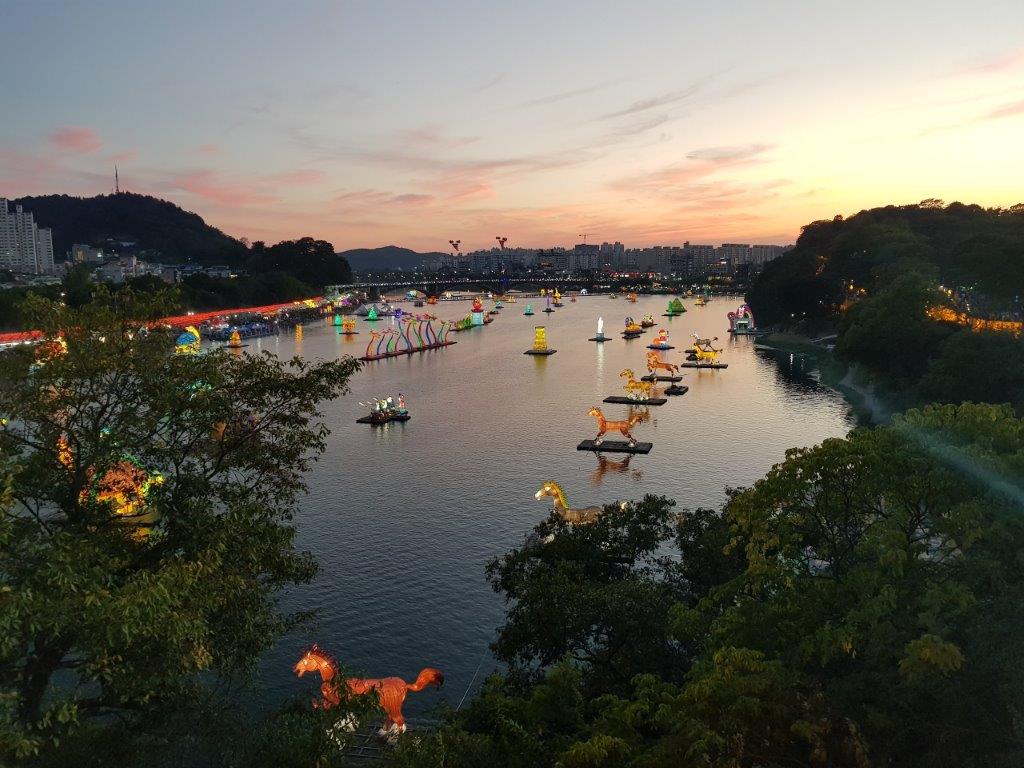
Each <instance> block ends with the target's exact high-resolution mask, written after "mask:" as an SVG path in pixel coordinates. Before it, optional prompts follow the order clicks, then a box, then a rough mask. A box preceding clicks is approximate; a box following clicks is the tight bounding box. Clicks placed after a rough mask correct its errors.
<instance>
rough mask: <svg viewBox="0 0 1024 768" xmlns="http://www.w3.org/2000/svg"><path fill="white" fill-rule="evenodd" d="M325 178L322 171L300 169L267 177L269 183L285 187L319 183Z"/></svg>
mask: <svg viewBox="0 0 1024 768" xmlns="http://www.w3.org/2000/svg"><path fill="white" fill-rule="evenodd" d="M326 179H327V174H326V173H324V172H323V171H316V170H310V169H300V170H296V171H283V172H281V173H275V174H272V175H270V176H268V177H267V181H268V182H270V183H271V184H280V185H282V186H287V187H305V186H310V185H312V184H320V183H322V182H323V181H325V180H326Z"/></svg>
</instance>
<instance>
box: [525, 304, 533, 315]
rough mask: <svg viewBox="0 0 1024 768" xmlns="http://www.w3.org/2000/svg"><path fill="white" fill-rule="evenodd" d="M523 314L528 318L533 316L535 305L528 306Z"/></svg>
mask: <svg viewBox="0 0 1024 768" xmlns="http://www.w3.org/2000/svg"><path fill="white" fill-rule="evenodd" d="M523 314H524V315H527V316H529V315H532V314H533V304H527V305H526V309H525V310H524V311H523Z"/></svg>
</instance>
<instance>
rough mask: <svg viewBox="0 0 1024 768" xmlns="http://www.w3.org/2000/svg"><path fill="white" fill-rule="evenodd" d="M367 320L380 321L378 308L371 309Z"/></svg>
mask: <svg viewBox="0 0 1024 768" xmlns="http://www.w3.org/2000/svg"><path fill="white" fill-rule="evenodd" d="M366 319H367V320H370V321H373V320H379V319H380V318H379V317H378V316H377V307H370V309H369V311H367V313H366Z"/></svg>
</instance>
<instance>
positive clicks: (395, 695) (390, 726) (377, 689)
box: [292, 645, 444, 738]
mask: <svg viewBox="0 0 1024 768" xmlns="http://www.w3.org/2000/svg"><path fill="white" fill-rule="evenodd" d="M292 671H293V672H294V673H295V674H296V675H297V676H298V677H302V676H303V675H304V674H306V673H307V672H309V673H317V674H319V675H320V680H321V683H320V697H321V698H320V701H317V702H314V703H313V707H314V708H315V709H316V708H319V709H331V708H332V707H336V706H338V705H339V704H340V703H341V698H342V696H341V690H342V688H344V689H346V691H347V693H349V694H354V695H356V696H362V695H363V694H367V693H371V692H373V693H375V694H376V695H377V702H378V703H379V704H380V706H381V709H383V710H384V714H385V715H386V718H387V719H386V720H385V721H384V726H383V727H382V728H381V729H380V731H379V734H380V735H381V736H383V737H389V738H395V737H397V736H398V735H399V734H402V733H405V728H406V726H405V718H404V717H403V716H402V704H403V703H405V697H406V695H407V694H408V693H409V691H413V692H414V693H415V692H418V691H422V690H423V689H424V688H426V687H427V686H428V685H433V686H435V687H437V688H440V687H441V686H442V685H444V675H443V674H442V673H441V671H440V670H438V669H435V668H433V667H424V668H423V669H422V670H420V673H419V675H417V676H416V680H415V681H413V682H412V683H407V682H405V681H404V680H403V679H402V678H400V677H382V678H358V677H349V678H345V679H337V680H336V679H335V678H337V677H338V662H337V661H335V660H334V657H332V656H331V655H330V654H329V653H327V652H326V651H324V650H322V649H321V648H320V647H319V646H317V645H312V646H310V648H309V650H307V651H306V652H305V653H304V654H303V655H302V657H301V658H300V659H299V660H298V662H297V663H296V664H295V666H294V667H292Z"/></svg>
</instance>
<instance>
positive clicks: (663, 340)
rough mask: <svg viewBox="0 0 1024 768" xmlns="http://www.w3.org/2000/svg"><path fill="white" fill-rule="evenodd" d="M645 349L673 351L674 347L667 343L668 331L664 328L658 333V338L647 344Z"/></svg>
mask: <svg viewBox="0 0 1024 768" xmlns="http://www.w3.org/2000/svg"><path fill="white" fill-rule="evenodd" d="M647 348H648V349H661V350H668V349H675V347H673V346H672V345H671V344H669V343H668V331H667V330H665V329H664V328H662V329H660V330H659V331H658V337H657V338H656V339H655V340H654V341H652V342H651V343H650V344H648V345H647Z"/></svg>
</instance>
